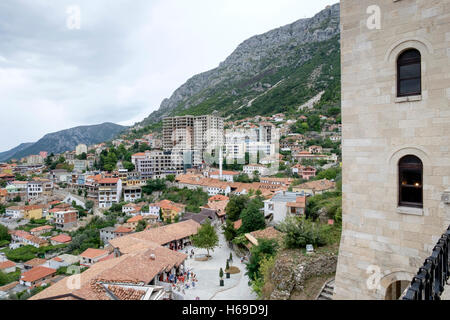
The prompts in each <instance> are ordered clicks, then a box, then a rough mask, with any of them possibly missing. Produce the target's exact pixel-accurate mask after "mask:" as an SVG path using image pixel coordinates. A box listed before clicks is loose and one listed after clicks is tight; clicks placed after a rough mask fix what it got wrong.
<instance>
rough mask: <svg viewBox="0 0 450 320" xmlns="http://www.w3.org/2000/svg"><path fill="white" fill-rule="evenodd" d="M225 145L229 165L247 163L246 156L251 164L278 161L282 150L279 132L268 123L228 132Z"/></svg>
mask: <svg viewBox="0 0 450 320" xmlns="http://www.w3.org/2000/svg"><path fill="white" fill-rule="evenodd" d="M224 144H225V148H224V149H225V155H224V157H225V159H226V161H227V163H234V162H235V161H241V162H242V161H245V157H246V154H248V156H249V161H250V163H257V162H258V163H262V162H263V160H265V162H268V160H269V159H272V160H273V161H277V160H278V159H277V156H278V152H279V149H280V137H279V130H278V129H277V128H276V127H275V126H274V125H273V124H271V123H268V122H262V123H260V125H259V126H255V125H252V126H250V127H249V128H234V129H230V130H226V132H225V139H224ZM238 163H239V162H238Z"/></svg>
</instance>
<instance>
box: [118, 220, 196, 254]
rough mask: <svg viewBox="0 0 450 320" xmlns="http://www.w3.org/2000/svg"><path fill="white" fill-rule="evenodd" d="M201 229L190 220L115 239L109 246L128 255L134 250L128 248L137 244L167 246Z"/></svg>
mask: <svg viewBox="0 0 450 320" xmlns="http://www.w3.org/2000/svg"><path fill="white" fill-rule="evenodd" d="M199 228H200V224H199V223H197V222H195V221H193V220H188V221H183V222H179V223H173V224H169V225H166V226H163V227H159V228H151V229H148V230H145V231H142V232H137V233H133V234H130V235H126V236H123V237H120V238H115V239H112V240H111V241H109V244H110V245H112V246H113V247H115V248H120V251H122V252H123V253H127V252H129V251H130V250H132V249H131V248H130V249H128V247H132V246H134V245H136V243H137V242H144V243H145V242H153V243H157V244H158V245H165V244H167V243H170V242H172V241H175V240H180V239H184V238H187V237H190V236H192V235H194V234H197V231H198V229H199Z"/></svg>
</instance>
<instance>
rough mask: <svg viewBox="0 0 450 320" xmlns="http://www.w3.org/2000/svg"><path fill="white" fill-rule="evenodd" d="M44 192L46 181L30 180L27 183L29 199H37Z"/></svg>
mask: <svg viewBox="0 0 450 320" xmlns="http://www.w3.org/2000/svg"><path fill="white" fill-rule="evenodd" d="M43 192H44V183H43V182H42V181H29V182H28V183H27V199H28V201H30V200H36V199H39V197H41V196H42V193H43Z"/></svg>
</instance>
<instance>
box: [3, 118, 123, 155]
mask: <svg viewBox="0 0 450 320" xmlns="http://www.w3.org/2000/svg"><path fill="white" fill-rule="evenodd" d="M126 128H127V127H125V126H121V125H118V124H115V123H111V122H104V123H102V124H96V125H85V126H78V127H73V128H69V129H65V130H61V131H57V132H52V133H48V134H46V135H45V136H43V137H42V138H41V139H39V140H38V141H37V142H35V143H31V144H28V145H26V146H25V147H24V148H19V147H20V146H23V145H24V144H21V145H19V146H18V147H16V148H13V149H11V150H9V151H6V152H2V153H0V161H8V160H11V159H21V158H23V157H26V156H29V155H33V154H39V152H41V151H46V152H48V153H62V152H65V151H70V150H74V149H75V147H76V146H77V145H78V144H86V145H92V144H97V143H101V142H105V141H108V140H111V139H113V138H115V137H116V136H117V135H119V134H120V133H122V132H123V131H124V130H125V129H126ZM5 154H6V157H5V156H2V155H5ZM1 156H2V157H1Z"/></svg>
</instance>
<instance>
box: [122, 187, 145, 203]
mask: <svg viewBox="0 0 450 320" xmlns="http://www.w3.org/2000/svg"><path fill="white" fill-rule="evenodd" d="M141 198H142V188H141V187H139V186H126V187H124V188H123V200H124V201H125V202H134V201H136V200H139V199H141Z"/></svg>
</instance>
